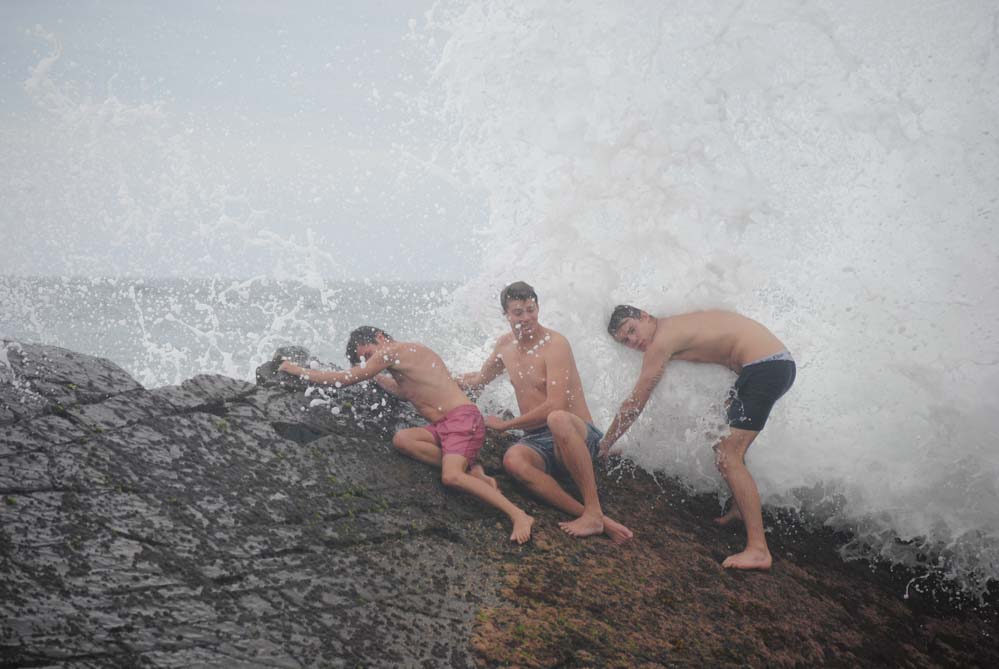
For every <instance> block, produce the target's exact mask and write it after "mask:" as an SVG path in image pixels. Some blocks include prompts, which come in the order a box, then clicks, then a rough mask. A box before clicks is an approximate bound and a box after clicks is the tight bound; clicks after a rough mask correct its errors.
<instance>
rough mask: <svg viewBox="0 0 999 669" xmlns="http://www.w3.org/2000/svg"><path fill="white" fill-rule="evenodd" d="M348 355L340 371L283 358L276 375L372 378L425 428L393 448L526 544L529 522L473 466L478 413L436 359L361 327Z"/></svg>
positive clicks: (339, 380) (480, 425)
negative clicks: (490, 510) (506, 523)
mask: <svg viewBox="0 0 999 669" xmlns="http://www.w3.org/2000/svg"><path fill="white" fill-rule="evenodd" d="M347 357H348V358H350V361H351V363H353V365H354V366H353V367H352V368H351V369H349V370H346V371H343V372H322V371H317V370H311V369H305V368H304V367H299V366H298V365H296V364H293V363H291V362H289V361H287V360H286V361H285V362H283V363H281V367H280V368H279V371H282V372H286V373H288V374H293V375H295V376H301V377H303V378H304V379H305V380H306V381H309V382H310V383H316V384H325V385H336V386H337V387H340V386H349V385H351V384H354V383H360V382H361V381H366V380H368V379H374V380H375V382H376V383H378V384H379V385H380V386H382V387H383V388H385V389H386V390H387V391H389V392H390V393H392V394H394V395H398V396H399V397H402V398H403V399H406V400H409V401H410V402H412V404H413V406H415V407H416V410H417V411H419V412H420V415H421V416H423V417H424V418H426V419H427V420H428V421H430V425H427V426H425V427H411V428H407V429H405V430H400V431H399V432H396V434H395V436H394V437H392V444H393V445H394V446H395V447H396V448H397V449H399V450H400V451H402V452H403V453H405V454H406V455H408V456H409V457H411V458H413V459H415V460H419V461H420V462H423V463H426V464H428V465H434V466H437V467H440V468H441V481H442V482H443V483H444V485H446V486H449V487H453V488H457V489H458V490H461V491H463V492H466V493H469V494H471V495H474V496H475V497H478V498H479V499H480V500H482V501H483V502H486V503H487V504H490V505H492V506H494V507H496V508H497V509H499V510H500V511H502V512H503V513H505V514H506V515H507V516H509V518H510V521H511V522H512V523H513V533H512V534H511V535H510V540H511V541H516V542H517V543H519V544H522V543H524V542H525V541H527V540H528V539H529V538H530V537H531V527H532V526H533V525H534V518H532V517H531V516H529V515H527V514H526V513H525V512H524V511H523V510H522V509H520V508H519V507H518V506H516V505H515V504H514V503H513V502H511V501H510V500H508V499H507V498H506V497H504V496H503V493H501V492H500V490H499V486H498V485H497V484H496V480H495V479H493V478H492V477H491V476H486V473H485V471H484V470H483V469H482V465H480V464H477V463H476V462H475V460H476V457H477V456H478V453H479V449H481V448H482V443H483V441H484V439H485V435H486V428H485V424H484V422H483V420H482V414H481V413H479V408H478V407H477V406H475V405H474V404H472V402H471V401H469V399H468V397H467V396H466V395H465V393H463V392H462V390H461V388H459V387H458V384H457V383H455V381H454V379H453V378H451V373H450V372H448V369H447V367H446V366H445V365H444V361H443V360H441V358H440V356H438V355H437V354H436V353H434V352H433V351H431V350H430V349H429V348H427V347H426V346H424V345H422V344H415V343H407V342H397V341H395V340H393V339H392V337H391V336H390V335H388V334H387V333H385V332H384V331H383V330H380V329H378V328H375V327H371V326H370V325H365V326H362V327H359V328H357V329H356V330H354V331H353V332H351V333H350V339H349V340H348V342H347ZM383 372H387V374H383Z"/></svg>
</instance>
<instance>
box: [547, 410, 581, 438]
mask: <svg viewBox="0 0 999 669" xmlns="http://www.w3.org/2000/svg"><path fill="white" fill-rule="evenodd" d="M546 422H547V423H548V429H549V430H551V431H552V434H559V435H564V434H569V433H570V432H571V431H573V430H575V429H576V426H575V425H574V421H573V415H572V414H571V413H569V412H568V411H564V410H562V409H558V410H556V411H552V412H551V413H550V414H548V419H547V421H546Z"/></svg>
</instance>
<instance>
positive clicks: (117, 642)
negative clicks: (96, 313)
mask: <svg viewBox="0 0 999 669" xmlns="http://www.w3.org/2000/svg"><path fill="white" fill-rule="evenodd" d="M5 351H6V353H7V358H6V360H7V364H6V365H5V366H4V368H3V370H2V371H3V373H5V374H6V377H5V382H6V383H5V386H6V388H5V395H4V396H3V400H4V409H5V413H4V414H3V423H2V425H0V500H2V502H0V519H2V530H0V572H2V574H3V576H2V580H0V620H2V622H0V665H2V666H63V667H107V666H122V667H133V666H140V665H147V666H164V667H171V666H198V665H214V666H243V667H257V666H259V667H301V666H350V667H355V666H359V665H360V666H440V667H445V666H446V667H450V666H459V667H460V666H468V665H471V664H472V662H471V658H470V654H469V646H468V638H469V636H470V634H471V626H472V621H473V613H474V611H475V609H476V607H477V606H478V605H479V604H480V603H481V602H482V601H483V600H482V596H481V593H482V592H483V591H484V581H483V580H482V579H481V578H479V577H478V574H480V573H481V572H482V567H481V558H480V556H479V555H478V554H477V552H476V551H475V550H474V549H473V543H472V541H471V539H470V537H474V536H475V535H476V533H479V532H482V531H488V532H489V533H490V534H493V533H495V529H494V528H493V527H492V525H493V523H494V522H495V519H494V518H493V514H491V513H489V512H488V511H486V510H484V509H482V508H481V506H478V505H476V504H474V503H473V504H468V503H466V501H465V500H463V499H460V498H456V497H455V496H454V495H449V494H447V493H446V492H445V491H444V490H443V489H442V487H441V486H440V483H439V481H438V477H437V476H436V474H435V473H434V472H433V471H432V470H431V469H429V468H426V467H423V466H419V465H417V464H415V463H413V462H410V461H407V460H405V459H403V458H401V457H399V456H397V455H395V454H394V453H392V452H391V446H390V443H389V441H388V440H387V439H386V438H385V436H384V434H382V433H381V432H378V431H372V430H364V429H363V428H359V427H358V425H357V421H356V420H355V419H354V418H353V417H352V415H351V413H350V412H349V411H344V412H342V413H341V414H340V415H337V416H334V415H333V414H332V413H331V407H330V406H329V405H326V404H322V405H317V406H313V407H312V408H308V404H309V403H310V402H311V400H310V398H307V397H304V396H303V395H302V394H301V393H300V392H289V390H287V389H284V388H282V387H281V385H280V384H273V385H266V386H258V385H254V384H250V383H246V382H242V381H236V380H233V379H227V378H224V377H219V376H198V377H195V378H194V379H191V380H189V381H187V382H185V383H183V384H181V385H180V386H177V387H168V388H159V389H155V390H146V389H144V388H142V387H141V386H139V384H137V383H135V381H133V380H132V379H131V378H130V377H129V376H128V375H127V374H125V373H124V372H123V371H122V370H121V369H120V368H118V367H117V366H116V365H114V364H113V363H109V362H107V361H104V360H99V359H95V358H91V357H88V356H83V355H79V354H75V353H72V352H70V351H65V350H62V349H57V348H52V347H42V346H31V345H27V344H23V345H18V344H12V343H10V342H6V343H5ZM12 379H16V380H17V387H16V388H15V387H14V384H13V383H12ZM342 395H343V396H342V398H341V401H342V402H343V403H346V402H351V401H353V402H355V403H359V402H361V401H362V400H363V401H370V404H367V405H366V406H367V407H368V408H369V409H370V407H372V406H374V405H375V404H377V405H379V406H381V403H380V402H374V401H372V397H371V395H370V392H368V391H361V392H357V393H354V394H353V395H351V394H349V393H343V394H342ZM20 397H25V398H26V400H25V401H23V402H22V401H20V400H19V398H20ZM382 412H383V413H384V414H386V416H387V412H385V411H384V408H382ZM409 417H411V416H409ZM407 418H408V417H407V415H406V412H402V413H401V414H400V415H395V416H392V417H391V419H392V421H398V420H406V419H407ZM362 422H363V421H362ZM390 422H391V421H390ZM275 424H283V425H285V426H288V425H299V426H300V427H301V429H300V431H298V432H294V431H293V430H285V431H284V434H282V433H281V431H279V430H276V429H275V427H274V426H275ZM294 437H299V438H300V439H299V440H297V441H296V440H295V439H294ZM473 574H474V575H476V577H475V578H474V579H470V575H473ZM493 590H495V589H493Z"/></svg>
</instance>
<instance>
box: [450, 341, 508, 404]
mask: <svg viewBox="0 0 999 669" xmlns="http://www.w3.org/2000/svg"><path fill="white" fill-rule="evenodd" d="M499 346H500V345H499V341H497V342H496V346H494V347H493V352H492V353H490V354H489V357H488V358H486V361H485V363H483V365H482V369H480V370H479V371H477V372H468V373H466V374H459V375H457V376H455V377H454V380H455V382H457V384H458V386H459V387H461V389H462V390H464V391H465V392H481V391H482V389H483V388H485V387H486V386H487V385H489V384H490V383H492V381H493V380H494V379H495V378H496V377H497V376H499V375H500V374H502V373H503V369H504V365H503V356H502V355H500V352H499Z"/></svg>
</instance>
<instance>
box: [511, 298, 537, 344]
mask: <svg viewBox="0 0 999 669" xmlns="http://www.w3.org/2000/svg"><path fill="white" fill-rule="evenodd" d="M503 315H504V316H506V320H507V322H508V323H509V324H510V329H511V330H513V336H514V337H516V338H517V339H524V338H530V337H532V336H533V335H534V333H535V331H536V330H537V326H538V303H537V301H535V300H531V299H528V300H509V301H508V302H507V303H506V311H505V312H504V313H503Z"/></svg>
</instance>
